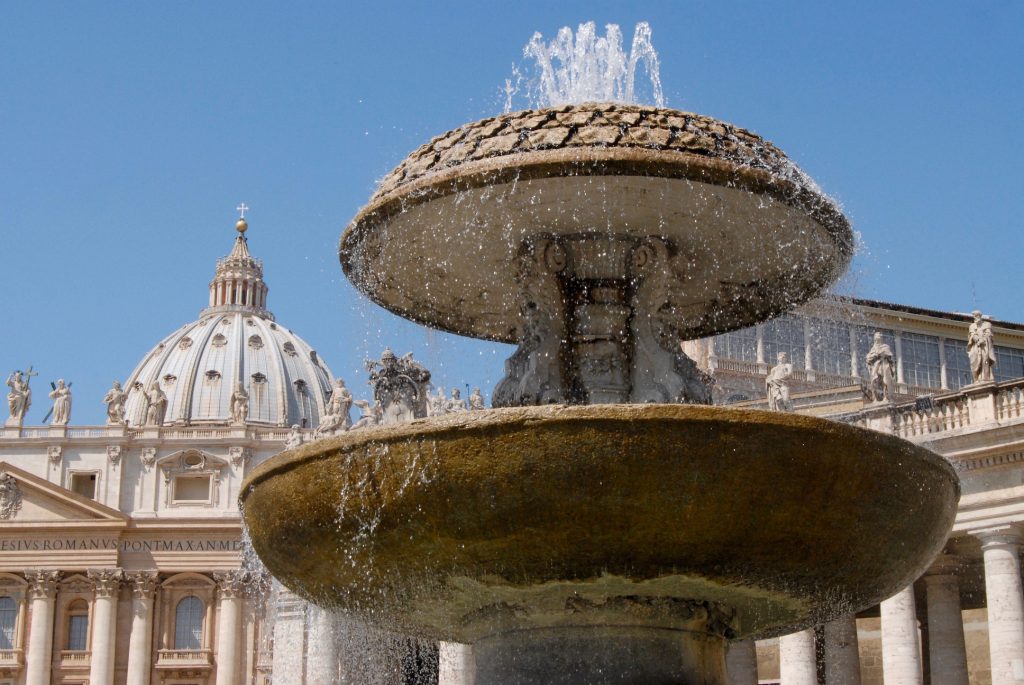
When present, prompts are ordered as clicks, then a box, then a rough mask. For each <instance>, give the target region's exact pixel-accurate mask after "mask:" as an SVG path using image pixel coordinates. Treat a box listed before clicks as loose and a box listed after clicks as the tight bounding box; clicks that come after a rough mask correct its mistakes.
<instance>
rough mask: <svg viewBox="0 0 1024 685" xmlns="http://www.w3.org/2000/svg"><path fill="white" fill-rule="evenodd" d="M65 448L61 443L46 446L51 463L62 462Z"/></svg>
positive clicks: (55, 464)
mask: <svg viewBox="0 0 1024 685" xmlns="http://www.w3.org/2000/svg"><path fill="white" fill-rule="evenodd" d="M63 454H64V448H63V447H61V446H60V445H50V446H49V447H47V448H46V457H47V459H49V460H50V463H51V464H53V465H54V466H57V465H58V464H60V460H61V458H62V457H63Z"/></svg>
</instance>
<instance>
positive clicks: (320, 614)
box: [306, 606, 339, 685]
mask: <svg viewBox="0 0 1024 685" xmlns="http://www.w3.org/2000/svg"><path fill="white" fill-rule="evenodd" d="M310 609H311V611H310V617H309V623H310V625H309V628H310V630H309V640H308V641H307V642H306V650H307V667H306V668H307V674H308V675H307V678H306V683H307V685H335V683H337V682H338V681H339V677H338V650H337V648H336V646H335V638H336V635H335V625H334V615H333V614H332V613H331V612H330V611H327V610H326V609H321V608H320V607H316V606H310Z"/></svg>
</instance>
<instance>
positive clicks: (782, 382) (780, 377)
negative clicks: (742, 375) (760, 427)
mask: <svg viewBox="0 0 1024 685" xmlns="http://www.w3.org/2000/svg"><path fill="white" fill-rule="evenodd" d="M792 375H793V364H792V363H790V361H789V355H787V354H786V353H785V352H779V356H778V363H777V364H776V365H775V366H773V367H772V369H771V371H769V372H768V376H767V377H766V378H765V379H764V387H765V391H766V393H767V395H768V410H769V411H786V412H789V411H793V403H792V401H790V399H789V377H790V376H792Z"/></svg>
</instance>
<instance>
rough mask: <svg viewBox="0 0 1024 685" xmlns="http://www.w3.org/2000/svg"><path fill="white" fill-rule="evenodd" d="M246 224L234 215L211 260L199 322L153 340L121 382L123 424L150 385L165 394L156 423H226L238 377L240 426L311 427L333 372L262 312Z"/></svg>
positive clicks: (142, 415)
mask: <svg viewBox="0 0 1024 685" xmlns="http://www.w3.org/2000/svg"><path fill="white" fill-rule="evenodd" d="M247 228H248V224H247V223H246V222H245V220H244V219H240V220H239V221H238V224H237V225H236V229H237V230H238V237H237V238H236V239H235V244H234V248H233V249H232V250H231V254H229V255H228V256H227V257H224V258H223V259H220V260H218V262H217V268H216V274H215V276H214V278H213V280H212V281H211V282H210V302H209V306H208V307H207V308H206V309H204V310H203V311H202V312H201V313H200V316H199V320H198V321H193V322H192V323H189V324H186V325H185V326H182V327H181V328H179V329H178V330H176V331H174V332H173V333H171V334H170V335H169V336H167V337H166V338H164V339H163V340H162V341H160V343H159V344H158V345H157V346H156V347H154V348H153V349H152V350H151V351H150V352H149V354H147V355H146V356H145V357H143V359H142V361H141V362H140V363H139V365H138V366H137V367H136V368H135V370H134V371H133V372H132V374H131V376H130V377H129V378H128V381H127V382H126V383H125V390H126V391H127V393H128V397H127V401H126V404H125V410H126V412H125V418H126V419H127V420H128V424H129V425H130V426H142V425H144V424H146V423H147V411H148V408H149V406H150V399H149V397H150V396H151V395H152V391H153V389H154V386H155V387H157V388H159V389H160V390H162V391H163V393H164V395H166V407H165V408H164V409H163V411H162V415H163V421H162V424H163V425H197V424H198V425H204V424H205V425H228V424H229V423H231V422H232V417H231V396H232V393H233V392H235V390H236V387H237V385H236V384H237V383H239V382H240V383H241V385H242V388H243V389H244V390H245V392H246V393H248V396H249V400H248V412H247V414H246V417H245V423H246V424H255V425H263V426H291V425H296V424H297V425H299V426H302V427H315V426H317V425H318V424H319V422H320V416H321V415H322V414H323V413H324V407H325V406H326V403H327V399H328V398H329V397H330V392H331V387H332V385H333V384H334V376H333V375H332V374H331V371H330V369H329V368H328V367H327V364H326V363H324V361H323V360H322V359H320V357H319V356H318V355H317V353H316V351H315V350H314V349H313V348H312V347H310V346H309V344H307V343H306V341H304V340H303V339H302V338H300V337H299V336H297V335H295V334H294V333H293V332H292V331H291V330H289V329H288V328H286V327H284V326H282V325H280V324H279V323H277V322H276V321H275V320H274V316H273V314H271V313H270V312H269V311H268V310H267V308H266V301H267V286H266V284H265V283H264V282H263V265H262V263H261V262H260V261H259V260H257V259H254V258H253V257H252V256H251V255H250V254H249V246H248V242H247V240H246V237H245V231H246V229H247ZM149 421H150V422H151V423H152V422H153V421H154V419H153V418H152V417H150V419H149Z"/></svg>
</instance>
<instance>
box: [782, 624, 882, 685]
mask: <svg viewBox="0 0 1024 685" xmlns="http://www.w3.org/2000/svg"><path fill="white" fill-rule="evenodd" d="M779 676H780V677H779V679H780V680H781V681H782V682H783V683H785V685H818V668H817V665H816V660H815V653H814V629H813V628H808V629H807V630H801V631H800V632H799V633H792V634H791V635H783V636H782V637H780V638H779ZM886 685H888V683H887V684H886Z"/></svg>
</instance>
